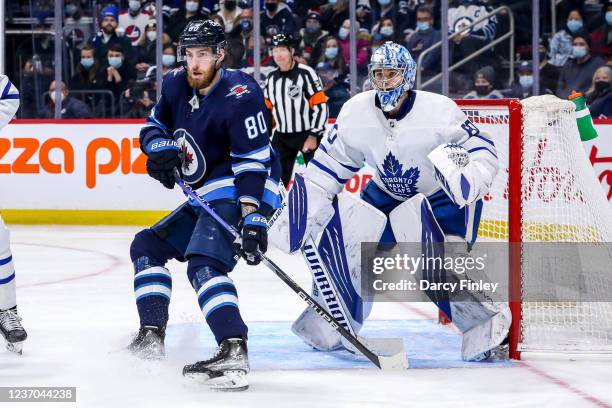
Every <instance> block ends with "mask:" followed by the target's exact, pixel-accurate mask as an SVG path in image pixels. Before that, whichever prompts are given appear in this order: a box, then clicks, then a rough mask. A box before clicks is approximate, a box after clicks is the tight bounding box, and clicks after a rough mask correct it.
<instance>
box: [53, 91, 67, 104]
mask: <svg viewBox="0 0 612 408" xmlns="http://www.w3.org/2000/svg"><path fill="white" fill-rule="evenodd" d="M60 95H61V98H60V100H61V101H62V102H63V101H64V98H65V97H64V94H60ZM49 98H51V100H52V101H53V103H55V91H53V92H50V93H49Z"/></svg>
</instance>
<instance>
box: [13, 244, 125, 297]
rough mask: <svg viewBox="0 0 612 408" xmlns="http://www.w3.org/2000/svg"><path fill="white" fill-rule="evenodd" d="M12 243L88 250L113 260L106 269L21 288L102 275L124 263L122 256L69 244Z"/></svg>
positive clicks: (20, 287)
mask: <svg viewBox="0 0 612 408" xmlns="http://www.w3.org/2000/svg"><path fill="white" fill-rule="evenodd" d="M12 244H13V245H25V246H38V247H45V248H55V249H65V250H69V251H77V252H86V253H90V254H96V255H101V256H103V257H106V258H108V259H110V260H111V261H112V263H111V265H110V266H107V267H106V268H104V269H100V270H99V271H95V272H91V273H86V274H84V275H77V276H72V277H69V278H62V279H55V280H50V281H43V282H38V283H29V284H25V285H18V286H17V287H18V288H19V289H22V288H30V287H34V286H45V285H54V284H56V283H62V282H70V281H75V280H80V279H85V278H91V277H93V276H98V275H102V274H104V273H107V272H110V271H112V270H113V269H115V268H117V267H118V266H119V265H121V264H122V263H123V261H122V260H121V258H119V257H118V256H115V255H111V254H108V253H106V252H102V251H96V250H93V249H85V248H73V247H67V246H61V245H50V244H30V243H25V242H13V243H12Z"/></svg>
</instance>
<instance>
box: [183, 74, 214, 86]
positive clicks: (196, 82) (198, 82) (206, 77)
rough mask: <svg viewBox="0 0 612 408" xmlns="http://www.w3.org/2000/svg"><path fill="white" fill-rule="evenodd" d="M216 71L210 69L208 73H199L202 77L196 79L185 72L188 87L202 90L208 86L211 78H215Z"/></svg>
mask: <svg viewBox="0 0 612 408" xmlns="http://www.w3.org/2000/svg"><path fill="white" fill-rule="evenodd" d="M216 72H217V70H216V69H211V70H210V71H208V72H199V73H201V74H202V76H201V77H200V78H198V79H196V78H194V77H193V76H192V74H191V71H187V82H188V83H189V86H190V87H192V88H195V89H204V88H206V87H208V86H209V85H210V83H211V82H212V80H213V78H214V77H215V73H216Z"/></svg>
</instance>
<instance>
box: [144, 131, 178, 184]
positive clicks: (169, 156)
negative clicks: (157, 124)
mask: <svg viewBox="0 0 612 408" xmlns="http://www.w3.org/2000/svg"><path fill="white" fill-rule="evenodd" d="M144 151H145V153H146V155H147V173H148V174H149V176H151V177H153V178H154V179H155V180H158V181H159V182H160V183H162V184H163V185H164V187H166V188H169V189H171V190H172V189H173V188H174V169H177V168H178V169H180V168H181V159H180V156H179V147H178V144H177V143H176V141H174V140H173V139H168V138H163V137H158V138H155V139H153V140H151V141H150V142H149V143H148V144H147V146H145V149H144Z"/></svg>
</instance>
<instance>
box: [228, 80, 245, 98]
mask: <svg viewBox="0 0 612 408" xmlns="http://www.w3.org/2000/svg"><path fill="white" fill-rule="evenodd" d="M248 93H251V91H249V88H247V86H246V85H242V84H238V85H234V86H232V87H231V88H230V91H229V93H228V94H227V95H225V96H226V97H227V96H235V97H236V99H238V98H241V97H242V95H246V94H248Z"/></svg>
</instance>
